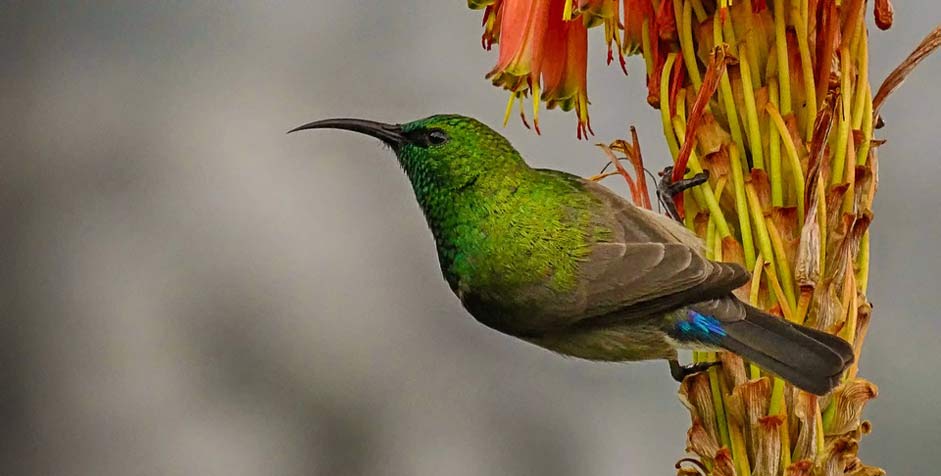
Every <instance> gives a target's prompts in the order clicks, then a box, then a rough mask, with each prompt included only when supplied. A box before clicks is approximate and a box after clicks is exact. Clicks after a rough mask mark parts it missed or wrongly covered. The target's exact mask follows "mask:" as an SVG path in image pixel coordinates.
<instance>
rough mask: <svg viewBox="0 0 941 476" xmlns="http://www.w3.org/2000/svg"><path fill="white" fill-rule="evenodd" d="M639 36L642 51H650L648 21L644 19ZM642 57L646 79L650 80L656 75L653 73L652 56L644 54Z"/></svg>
mask: <svg viewBox="0 0 941 476" xmlns="http://www.w3.org/2000/svg"><path fill="white" fill-rule="evenodd" d="M640 31H641V34H640V35H641V36H642V38H641V39H640V44H641V48H643V51H651V49H650V48H651V46H650V19H649V18H646V17H645V18H644V21H643V22H642V23H641V29H640ZM643 56H644V66H646V68H647V77H648V78H651V77H653V75H654V74H655V73H656V71H654V68H655V65H654V64H653V55H650V54H645V55H643Z"/></svg>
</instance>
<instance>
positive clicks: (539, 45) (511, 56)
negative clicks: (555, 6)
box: [487, 0, 556, 94]
mask: <svg viewBox="0 0 941 476" xmlns="http://www.w3.org/2000/svg"><path fill="white" fill-rule="evenodd" d="M501 3H502V5H500V12H499V13H500V18H499V20H497V21H499V23H500V42H499V43H500V58H499V59H498V60H497V65H496V66H494V68H493V69H492V70H490V72H489V73H487V79H490V80H491V81H493V84H494V86H500V87H502V88H504V89H507V90H509V91H510V92H512V93H515V94H523V93H526V92H528V91H530V90H532V89H533V88H534V87H536V88H538V83H539V67H540V64H541V63H542V59H543V52H544V51H545V49H544V47H545V37H546V30H547V29H546V24H547V23H548V21H549V5H550V4H551V3H556V2H546V1H532V0H503V1H502V2H501Z"/></svg>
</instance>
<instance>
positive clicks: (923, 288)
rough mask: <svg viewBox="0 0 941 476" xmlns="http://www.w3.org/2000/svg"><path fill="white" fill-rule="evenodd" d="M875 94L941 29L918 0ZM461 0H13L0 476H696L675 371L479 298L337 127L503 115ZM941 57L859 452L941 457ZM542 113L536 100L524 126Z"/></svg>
mask: <svg viewBox="0 0 941 476" xmlns="http://www.w3.org/2000/svg"><path fill="white" fill-rule="evenodd" d="M896 7H897V10H896V17H895V24H896V26H895V28H894V29H892V30H890V31H889V32H880V31H877V30H873V31H872V34H871V35H872V41H871V45H872V46H871V48H872V52H873V55H872V66H871V71H872V75H873V78H874V82H877V81H879V80H881V78H882V77H883V76H884V75H885V74H886V73H887V72H888V71H889V70H890V69H891V67H893V66H894V65H895V64H896V63H897V62H898V61H899V60H900V59H901V58H902V57H904V56H905V55H906V54H907V53H908V51H909V50H910V49H911V47H912V46H913V45H915V44H916V43H917V42H918V41H919V40H920V38H921V36H922V35H923V34H924V33H925V32H927V31H928V30H929V29H930V28H931V27H932V26H934V24H935V23H936V22H938V21H941V4H935V3H932V2H918V5H917V6H915V5H913V4H909V3H908V2H896ZM479 20H480V18H479V15H478V14H477V13H474V12H470V11H468V10H467V9H466V8H465V4H464V2H462V1H452V2H428V1H424V2H418V1H398V2H367V1H349V2H325V1H322V0H321V1H317V0H314V1H309V0H308V1H284V2H254V1H233V2H205V1H195V2H108V1H100V2H40V1H5V2H3V3H2V5H0V214H2V220H3V227H2V233H0V298H2V300H0V302H2V307H0V310H2V313H0V474H3V475H97V476H108V475H128V474H139V475H194V474H198V475H261V474H265V475H268V474H271V475H365V474H370V475H372V474H383V475H386V474H389V475H439V474H446V475H488V474H494V475H496V474H501V475H502V474H510V475H622V474H623V475H648V474H650V475H653V474H672V473H673V469H672V465H673V463H674V462H675V461H676V459H677V458H678V457H680V456H682V455H683V446H684V437H685V429H686V427H687V425H688V416H687V413H686V411H685V410H684V409H683V408H682V407H681V405H680V404H679V403H678V401H677V399H676V396H675V395H676V388H677V386H676V384H675V383H674V382H672V381H671V379H670V378H669V376H668V373H667V368H666V364H664V363H661V362H652V363H640V364H633V365H617V364H597V363H588V362H580V361H575V360H568V359H565V358H561V357H559V356H556V355H553V354H551V353H549V352H546V351H543V350H541V349H538V348H536V347H533V346H530V345H527V344H523V343H520V342H518V341H515V340H512V339H510V338H508V337H505V336H502V335H499V334H497V333H495V332H493V331H490V330H489V329H487V328H485V327H483V326H481V325H479V324H477V323H476V322H475V321H474V320H473V319H472V318H470V317H469V316H468V315H467V314H466V313H465V312H464V311H463V310H462V308H461V307H460V305H459V303H458V301H457V299H456V298H454V297H453V296H452V295H451V293H450V291H449V290H448V289H447V286H446V285H445V283H444V282H443V280H442V279H441V276H440V273H439V271H438V269H437V261H436V258H435V252H434V248H433V245H432V239H431V236H430V234H429V232H428V231H427V229H426V227H425V224H424V221H423V218H422V216H421V213H420V212H419V210H418V208H417V205H416V204H415V202H414V199H413V197H412V193H411V190H410V188H409V186H408V185H407V182H406V180H405V177H404V176H403V175H402V174H401V173H400V172H399V170H398V167H397V165H396V163H395V161H394V160H393V158H392V156H391V154H390V153H389V152H388V151H387V150H384V148H383V147H381V146H380V145H379V144H378V142H377V141H375V140H372V139H369V138H366V137H362V136H358V135H354V134H350V133H344V132H310V133H304V134H297V135H291V136H286V135H285V134H284V132H285V131H286V130H287V129H289V128H291V127H293V126H296V125H298V124H301V123H304V122H307V121H310V120H313V119H318V118H325V117H330V116H354V117H366V118H374V119H378V120H385V121H406V120H410V119H414V118H418V117H423V116H425V115H429V114H432V113H438V112H461V113H464V114H469V115H473V116H476V117H478V118H480V119H482V120H484V121H485V122H487V123H490V124H492V125H498V124H499V122H500V120H501V118H502V113H503V106H504V104H505V100H506V96H505V95H504V94H503V93H502V92H500V91H498V90H496V89H494V88H492V87H491V86H490V85H489V84H488V82H487V81H485V80H484V78H483V75H484V73H485V72H486V71H487V70H488V69H489V68H490V66H491V65H492V64H493V63H494V62H495V60H496V56H495V52H491V53H487V52H485V51H483V50H481V49H480V46H479V35H480V29H479V27H478V25H479ZM592 33H593V38H592V41H593V44H594V45H595V46H596V48H595V49H594V53H593V54H592V56H591V61H590V71H589V83H590V90H589V92H590V96H591V98H592V99H594V102H593V104H592V107H591V114H592V124H593V126H594V129H595V132H596V133H597V135H596V136H595V137H594V139H593V140H594V141H608V140H610V139H613V138H615V137H619V136H624V135H625V133H626V130H627V125H628V123H634V124H636V125H637V126H638V128H639V130H640V134H641V141H642V144H643V149H644V152H645V156H646V158H647V161H648V165H649V166H651V167H657V168H659V167H661V166H663V165H665V164H666V157H667V156H668V155H667V154H668V153H667V151H666V149H665V147H664V145H663V139H662V137H661V134H660V128H659V123H658V116H657V112H656V111H654V110H652V109H650V108H648V107H647V106H646V104H645V102H644V98H645V88H644V84H643V73H642V71H643V66H642V63H641V61H640V60H639V59H636V58H635V59H632V60H631V61H630V63H629V69H630V70H631V71H632V72H633V73H632V74H631V76H630V77H627V78H625V77H624V76H623V75H622V73H621V72H620V71H619V70H618V69H617V67H605V66H604V52H603V50H602V48H601V44H600V43H601V41H600V40H601V39H600V38H599V36H600V34H601V32H600V31H593V32H592ZM939 76H941V60H939V58H931V59H929V60H928V61H927V62H926V64H925V65H924V66H923V67H922V68H921V69H920V70H919V71H918V72H917V74H915V76H914V77H913V78H911V79H910V80H909V82H908V83H907V84H906V86H905V87H904V88H903V89H902V90H901V91H900V92H899V93H898V94H896V95H895V96H894V97H893V98H892V99H891V101H890V102H889V103H888V105H887V106H886V107H885V109H884V117H885V119H886V122H887V125H886V127H885V128H884V129H882V130H881V131H880V132H879V134H880V135H882V136H887V137H888V138H889V139H890V141H889V143H887V144H886V145H885V146H884V147H882V149H881V150H880V152H881V164H882V169H881V182H880V193H879V196H878V197H877V205H876V221H875V223H874V231H873V237H874V242H873V251H872V252H873V255H874V258H873V260H874V272H873V275H872V281H871V292H870V295H871V297H872V300H873V301H874V303H875V316H874V321H873V325H872V330H871V332H870V337H869V339H868V340H867V342H866V347H867V349H866V353H865V354H866V355H865V357H864V359H863V362H862V375H863V376H865V377H868V378H870V379H872V380H873V381H875V382H876V383H879V384H882V385H883V388H882V390H883V391H882V394H881V396H880V397H879V399H878V400H876V401H875V402H873V403H872V404H871V405H870V408H868V409H867V412H866V417H867V418H869V419H871V420H872V421H873V423H874V429H875V433H874V434H873V435H871V436H869V437H867V438H866V439H865V441H864V442H863V449H862V451H861V453H862V455H863V457H864V458H865V459H866V460H867V462H869V463H871V464H876V465H879V466H883V467H885V468H887V469H888V470H889V471H890V472H891V473H892V474H901V475H904V474H931V473H932V472H933V471H934V470H936V468H937V463H936V462H935V461H934V455H933V454H931V453H929V451H930V450H929V448H937V447H938V446H941V436H939V435H941V432H939V425H941V396H939V393H941V383H939V379H938V377H937V375H938V367H939V364H941V359H939V357H938V356H939V353H938V350H937V345H938V340H939V338H941V318H939V317H938V316H939V311H938V298H939V284H938V282H939V279H938V278H939V271H938V270H939V269H941V255H939V253H938V248H937V240H938V236H939V235H941V219H939V217H938V216H937V211H938V210H939V207H941V187H939V185H938V183H939V180H941V165H939V164H941V159H939V151H941V134H939V130H941V129H939V125H938V124H939V123H941V93H939V87H938V83H937V78H938V77H939ZM514 119H515V117H514ZM542 131H543V136H542V137H537V136H535V135H534V134H532V133H531V132H529V131H527V130H525V129H524V128H523V127H522V126H521V125H520V124H519V123H518V122H517V121H516V120H513V121H511V124H510V125H509V126H508V127H507V128H506V129H504V130H503V132H504V133H505V134H506V135H508V136H509V137H510V139H511V140H512V141H513V143H514V144H515V145H516V146H517V147H518V148H520V149H521V151H522V152H523V153H524V155H525V156H526V157H527V158H528V159H529V160H530V161H531V162H532V163H533V164H536V165H539V166H545V167H553V168H560V169H564V170H568V171H571V172H575V173H579V174H592V173H595V172H597V171H598V169H599V168H600V166H601V165H602V164H603V162H604V159H603V158H602V156H601V155H600V153H599V152H598V150H597V149H596V148H594V147H592V146H591V145H590V144H589V143H586V142H578V141H576V139H575V120H574V118H573V117H572V116H571V115H569V114H561V113H558V112H553V113H548V114H543V116H542Z"/></svg>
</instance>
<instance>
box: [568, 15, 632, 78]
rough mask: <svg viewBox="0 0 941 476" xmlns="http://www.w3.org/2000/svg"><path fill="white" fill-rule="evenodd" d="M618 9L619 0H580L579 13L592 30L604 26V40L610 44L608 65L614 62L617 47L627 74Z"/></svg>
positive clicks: (623, 69)
mask: <svg viewBox="0 0 941 476" xmlns="http://www.w3.org/2000/svg"><path fill="white" fill-rule="evenodd" d="M618 9H619V2H618V0H578V11H579V12H580V13H581V16H582V20H583V22H584V23H585V26H586V27H588V28H592V27H595V26H598V25H604V39H605V42H606V43H607V44H608V64H611V62H612V61H614V50H615V48H614V46H617V48H616V49H617V53H618V60H619V62H620V64H621V70H622V71H624V74H627V63H625V61H624V52H623V51H622V49H621V37H620V35H619V32H618V28H619V25H618V21H619V20H620V12H619V11H618Z"/></svg>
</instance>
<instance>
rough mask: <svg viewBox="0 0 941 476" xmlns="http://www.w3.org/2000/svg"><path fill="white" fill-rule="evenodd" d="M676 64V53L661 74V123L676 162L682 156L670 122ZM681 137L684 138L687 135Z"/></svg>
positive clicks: (669, 56)
mask: <svg viewBox="0 0 941 476" xmlns="http://www.w3.org/2000/svg"><path fill="white" fill-rule="evenodd" d="M645 21H646V20H645ZM646 37H647V35H644V38H646ZM645 56H646V55H645ZM675 62H676V53H670V54H668V55H667V59H666V62H664V63H663V72H662V73H661V74H660V121H661V122H662V124H663V135H664V137H666V139H667V147H669V148H670V155H672V156H673V161H674V162H676V158H677V157H679V155H680V146H679V144H678V143H677V141H676V137H677V136H676V133H675V132H674V131H673V121H671V120H670V72H671V71H673V63H675ZM679 136H680V137H684V136H685V134H680V135H679Z"/></svg>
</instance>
